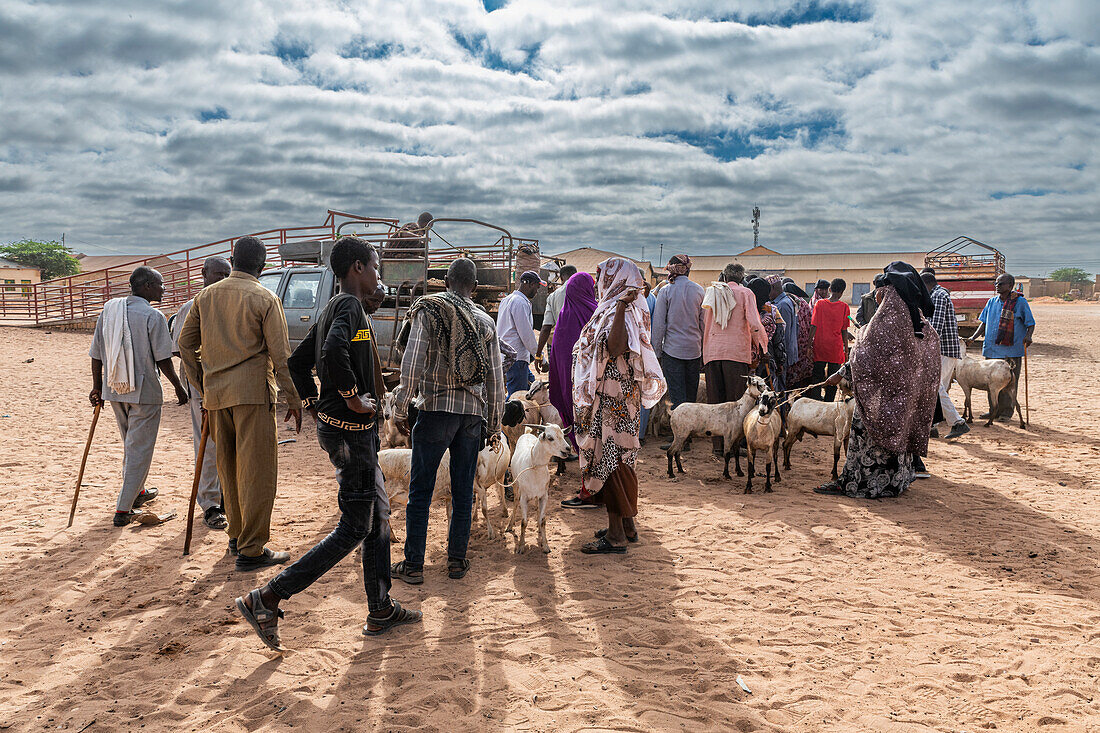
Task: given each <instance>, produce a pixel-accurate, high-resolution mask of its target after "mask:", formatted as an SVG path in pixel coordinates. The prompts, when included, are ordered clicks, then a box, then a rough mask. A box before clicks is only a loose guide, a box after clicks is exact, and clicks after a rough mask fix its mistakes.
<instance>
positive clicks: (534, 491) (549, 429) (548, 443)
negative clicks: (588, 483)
mask: <svg viewBox="0 0 1100 733" xmlns="http://www.w3.org/2000/svg"><path fill="white" fill-rule="evenodd" d="M572 452H573V451H572V448H570V446H569V441H568V440H566V439H565V432H564V431H563V430H562V429H561V428H560V427H558V426H557V425H530V426H528V427H527V431H526V432H525V433H524V434H523V435H521V436H520V437H519V440H518V441H517V442H516V449H515V451H513V452H512V495H513V499H512V517H511V519H509V520H508V527H507V529H505V530H504V531H505V532H511V531H512V527H514V526H515V524H516V517H519V518H520V525H519V537H518V538H517V539H516V553H517V554H522V553H524V552H526V551H527V504H528V502H532V501H538V505H539V518H538V525H539V547H540V548H541V549H542V551H543V552H546V553H549V552H550V543H549V542H547V541H546V505H547V503H548V502H549V500H550V469H549V466H550V461H551V460H552V459H554V458H568V457H569V456H570V454H571V453H572Z"/></svg>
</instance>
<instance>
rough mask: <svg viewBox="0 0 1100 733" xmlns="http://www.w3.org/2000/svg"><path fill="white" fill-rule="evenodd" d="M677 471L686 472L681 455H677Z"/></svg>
mask: <svg viewBox="0 0 1100 733" xmlns="http://www.w3.org/2000/svg"><path fill="white" fill-rule="evenodd" d="M676 470H677V471H679V472H680V473H683V472H684V464H682V463H680V454H679V453H677V454H676Z"/></svg>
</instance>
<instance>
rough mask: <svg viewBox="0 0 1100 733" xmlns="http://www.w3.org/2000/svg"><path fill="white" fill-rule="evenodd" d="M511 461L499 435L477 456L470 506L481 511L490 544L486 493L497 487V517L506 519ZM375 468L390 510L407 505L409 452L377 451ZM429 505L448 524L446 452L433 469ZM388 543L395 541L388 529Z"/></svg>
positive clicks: (448, 457) (491, 534)
mask: <svg viewBox="0 0 1100 733" xmlns="http://www.w3.org/2000/svg"><path fill="white" fill-rule="evenodd" d="M511 457H512V452H511V450H509V448H508V443H507V441H506V440H504V439H503V436H502V435H501V434H499V433H498V434H497V439H496V440H491V441H489V442H488V443H487V444H486V446H485V447H484V448H482V449H481V451H480V452H479V453H478V454H477V472H476V473H475V474H474V502H475V503H476V504H478V505H479V506H480V507H481V514H482V516H483V517H484V518H485V525H486V527H487V528H488V533H489V539H490V540H492V539H495V538H496V530H495V529H494V528H493V523H492V522H490V521H489V502H488V498H487V493H488V491H489V489H491V488H492V487H493V486H496V487H497V495H498V497H499V498H500V506H501V516H507V515H508V510H507V508H506V502H505V501H504V474H505V472H507V470H508V464H509V461H510V460H511ZM378 466H379V467H380V468H381V469H382V476H383V478H384V479H385V482H386V496H387V497H388V498H389V502H390V507H391V509H392V507H393V506H394V505H395V504H397V503H401V504H408V502H409V482H410V481H411V480H412V449H411V448H387V449H385V450H380V451H378ZM432 503H435V504H442V505H443V506H444V508H445V509H446V510H447V519H448V521H449V520H450V518H451V452H450V451H446V452H445V453H444V454H443V458H441V459H440V461H439V468H437V469H436V472H435V491H433V492H432ZM390 539H391V541H396V540H394V535H393V531H392V529H391V531H390Z"/></svg>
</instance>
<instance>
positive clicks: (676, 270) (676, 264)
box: [665, 254, 691, 282]
mask: <svg viewBox="0 0 1100 733" xmlns="http://www.w3.org/2000/svg"><path fill="white" fill-rule="evenodd" d="M665 269H666V270H668V281H669V282H675V281H676V278H678V277H682V276H684V275H687V274H688V273H689V272H691V258H690V257H688V256H687V255H684V254H679V255H673V256H672V259H670V260H669V261H668V264H667V265H666V266H665Z"/></svg>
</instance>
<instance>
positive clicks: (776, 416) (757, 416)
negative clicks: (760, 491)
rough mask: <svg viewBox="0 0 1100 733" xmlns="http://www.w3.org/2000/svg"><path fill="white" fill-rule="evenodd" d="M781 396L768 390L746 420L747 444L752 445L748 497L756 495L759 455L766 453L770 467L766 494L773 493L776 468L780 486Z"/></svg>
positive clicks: (765, 479) (765, 487) (767, 466)
mask: <svg viewBox="0 0 1100 733" xmlns="http://www.w3.org/2000/svg"><path fill="white" fill-rule="evenodd" d="M778 405H779V395H777V394H776V393H775V392H772V391H771V390H767V391H765V392H763V393H762V394H761V395H760V401H759V402H758V403H757V405H756V408H755V409H753V410H750V411H749V414H748V415H746V416H745V424H744V430H745V442H746V443H748V446H749V451H748V463H749V476H748V479H747V480H746V482H745V493H746V494H751V493H752V477H753V475H754V474H755V468H756V454H757V453H758V452H759V451H764V462H765V464H766V470H765V478H764V493H765V494H769V493H771V490H772V464H773V463H774V464H775V481H776V483H779V438H780V436H781V434H782V432H783V416H782V414H780V412H779V410H778V409H776V408H777V407H778Z"/></svg>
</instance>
